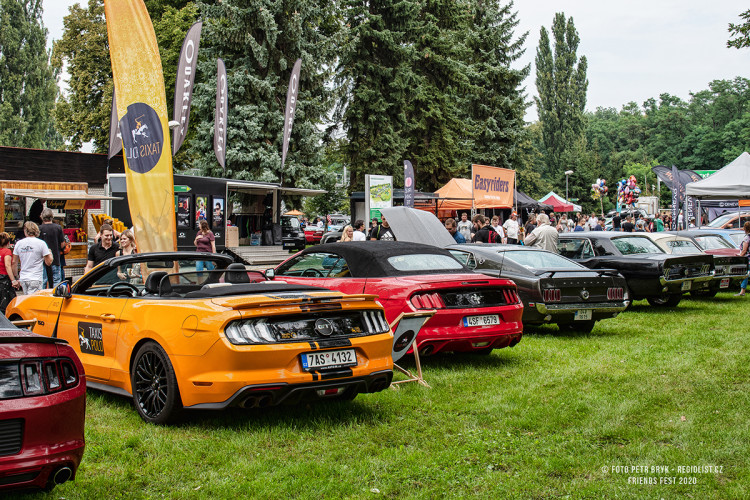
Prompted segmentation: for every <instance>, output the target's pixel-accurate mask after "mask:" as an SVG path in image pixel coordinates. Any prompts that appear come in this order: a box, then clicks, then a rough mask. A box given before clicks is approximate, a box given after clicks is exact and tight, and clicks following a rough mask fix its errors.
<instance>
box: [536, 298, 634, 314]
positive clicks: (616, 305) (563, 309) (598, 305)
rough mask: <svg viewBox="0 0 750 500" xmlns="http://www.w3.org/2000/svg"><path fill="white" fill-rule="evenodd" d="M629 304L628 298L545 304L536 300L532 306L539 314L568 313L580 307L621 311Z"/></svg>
mask: <svg viewBox="0 0 750 500" xmlns="http://www.w3.org/2000/svg"><path fill="white" fill-rule="evenodd" d="M628 305H630V301H629V300H624V301H622V302H590V303H584V302H576V303H573V304H545V303H543V302H536V303H535V304H534V307H535V308H536V310H537V311H538V312H539V313H540V314H570V313H573V312H576V311H580V310H581V309H590V310H591V311H592V312H593V313H613V312H621V311H624V310H625V309H627V307H628Z"/></svg>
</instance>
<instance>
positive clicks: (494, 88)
mask: <svg viewBox="0 0 750 500" xmlns="http://www.w3.org/2000/svg"><path fill="white" fill-rule="evenodd" d="M517 26H518V15H517V13H516V12H513V2H509V3H507V4H505V5H503V4H501V3H500V2H499V1H497V0H487V1H474V2H472V22H471V26H470V27H469V30H468V36H467V38H466V39H467V45H468V47H469V53H470V61H469V67H470V73H469V74H470V78H471V83H472V92H470V93H469V94H468V95H467V97H466V101H467V102H466V106H462V109H464V110H465V111H466V112H467V113H466V115H465V116H464V119H463V121H464V123H465V125H466V128H467V129H468V130H470V131H471V146H472V147H471V148H467V150H466V153H467V154H466V156H465V157H463V158H462V159H463V163H465V164H468V163H481V164H484V165H494V166H497V167H505V168H509V167H514V168H522V167H523V166H525V165H526V164H525V163H524V162H523V161H521V159H520V158H521V156H522V155H523V153H522V152H520V151H518V150H517V148H518V147H519V145H520V144H521V143H526V142H527V141H528V139H527V138H525V137H524V136H525V132H524V125H525V123H524V114H525V112H526V108H527V107H528V104H527V103H526V100H525V98H524V95H523V87H522V85H523V80H524V79H525V78H526V77H527V76H528V74H529V66H526V67H524V68H521V69H514V68H511V65H512V64H513V63H514V62H516V61H517V60H518V58H520V57H521V56H522V55H523V53H524V50H523V44H524V42H525V41H526V37H527V35H528V32H526V33H523V34H521V35H520V36H519V37H518V38H516V36H515V29H516V27H517ZM542 194H544V193H542Z"/></svg>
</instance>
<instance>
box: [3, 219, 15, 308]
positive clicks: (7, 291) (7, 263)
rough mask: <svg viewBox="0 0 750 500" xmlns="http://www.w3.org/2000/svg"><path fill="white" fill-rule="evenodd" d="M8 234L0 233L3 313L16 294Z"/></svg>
mask: <svg viewBox="0 0 750 500" xmlns="http://www.w3.org/2000/svg"><path fill="white" fill-rule="evenodd" d="M8 247H10V235H9V234H8V233H5V232H3V233H0V312H1V313H2V314H5V308H6V307H8V303H9V302H10V301H11V300H13V298H14V297H15V296H16V291H15V290H14V288H13V282H14V281H16V275H15V273H14V272H13V266H12V265H11V263H12V262H13V252H12V251H11V250H10V248H8Z"/></svg>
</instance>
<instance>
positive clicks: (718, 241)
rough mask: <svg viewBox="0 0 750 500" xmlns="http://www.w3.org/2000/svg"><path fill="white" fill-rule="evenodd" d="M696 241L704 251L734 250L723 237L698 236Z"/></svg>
mask: <svg viewBox="0 0 750 500" xmlns="http://www.w3.org/2000/svg"><path fill="white" fill-rule="evenodd" d="M695 241H697V242H698V244H699V245H700V246H701V248H702V249H704V250H719V249H722V248H732V245H730V244H729V243H727V242H726V241H725V240H724V238H722V237H721V236H714V235H708V236H696V237H695Z"/></svg>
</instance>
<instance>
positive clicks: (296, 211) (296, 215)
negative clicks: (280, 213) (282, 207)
mask: <svg viewBox="0 0 750 500" xmlns="http://www.w3.org/2000/svg"><path fill="white" fill-rule="evenodd" d="M284 215H289V216H295V217H299V216H300V215H305V214H303V213H302V212H300V211H299V210H291V211H289V212H286V213H285V214H284Z"/></svg>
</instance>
